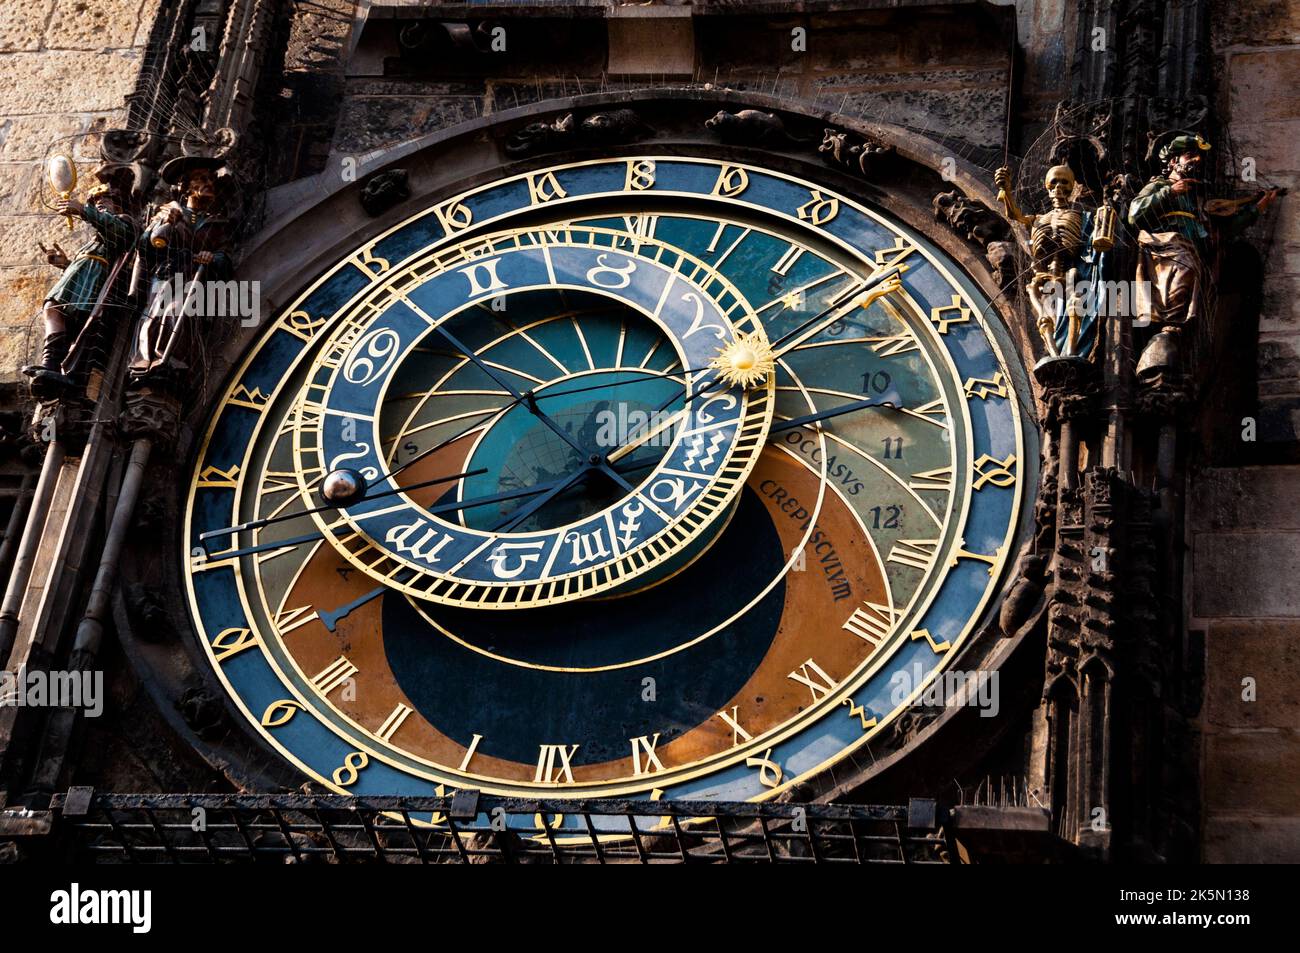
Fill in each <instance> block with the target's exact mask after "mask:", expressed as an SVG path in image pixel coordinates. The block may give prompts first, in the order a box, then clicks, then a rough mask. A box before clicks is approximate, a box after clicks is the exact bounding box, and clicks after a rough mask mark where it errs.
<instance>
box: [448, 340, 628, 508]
mask: <svg viewBox="0 0 1300 953" xmlns="http://www.w3.org/2000/svg"><path fill="white" fill-rule="evenodd" d="M435 330H436V331H437V332H438V333H439V334H441V335H442V336H443V337H444V338H446V339H447V341H448V342H450V344H451V346H452V347H454V348H455V349H456V350H457V351H459V352H460V353H461V354H462V355H463V356H464V357H466V358H467V359H468V360H470V361H472V362H473V363H474V365H475V366H476V367H477V368H478V369H479V370H481V371H482V372H483V373H484V374H486V375H487V376H488V377H490V378H492V379H493V380H494V381H496V382H497V383H498V384H499V385H500V386H502V387H504V388H505V389H506V390H507V391H508V392H509V393H510V396H511V397H513V398H515V401H516V403H519V402H523V403H525V404H527V405H528V409H529V411H530V412H531V413H532V415H533V416H534V417H536V418H537V419H538V420H540V421H541V422H542V423H543V424H545V425H546V426H547V427H548V428H550V430H551V431H552V432H553V433H555V435H556V436H558V437H559V438H560V439H561V440H563V441H564V442H565V443H567V444H568V445H569V446H570V447H572V448H573V449H574V450H576V451H578V453H580V454H581V455H582V456H584V457H588V458H589V459H590V460H591V464H590V467H589V469H596V470H600V471H601V472H602V473H604V474H605V475H606V476H608V477H609V478H610V479H611V480H613V481H614V482H615V483H617V484H618V485H619V486H621V487H622V488H623V489H624V490H626V491H627V492H629V493H631V492H632V484H630V483H628V482H627V480H625V479H623V477H621V476H620V475H619V473H618V471H617V470H615V469H614V468H613V467H611V466H610V465H609V464H608V463H606V462H605V458H604V457H603V456H601V455H600V454H595V453H592V452H591V450H589V449H588V448H587V447H584V446H583V445H582V444H580V443H579V442H578V441H577V440H576V439H574V437H573V436H572V435H571V434H570V433H569V432H568V431H567V430H565V429H564V428H563V427H561V426H560V425H559V424H557V423H556V422H555V421H554V420H552V419H551V417H550V416H549V415H548V414H547V413H545V412H544V411H543V410H542V409H541V408H540V407H538V406H537V401H536V399H534V398H532V397H531V395H532V391H529V392H528V394H523V393H521V392H519V391H518V390H516V389H515V388H514V386H513V385H511V383H510V382H509V381H508V380H506V379H505V378H504V377H502V376H501V375H499V374H497V373H496V371H494V370H493V369H492V368H490V367H488V365H487V362H486V361H484V360H483V359H482V358H481V357H479V356H478V355H477V354H475V353H474V352H473V351H472V350H470V349H469V348H468V347H466V346H465V345H464V344H462V343H461V341H460V340H459V339H458V338H457V337H456V336H455V335H454V334H452V333H451V332H450V331H448V330H447V329H446V328H445V327H444V326H443V325H442V324H439V325H437V326H436V328H435Z"/></svg>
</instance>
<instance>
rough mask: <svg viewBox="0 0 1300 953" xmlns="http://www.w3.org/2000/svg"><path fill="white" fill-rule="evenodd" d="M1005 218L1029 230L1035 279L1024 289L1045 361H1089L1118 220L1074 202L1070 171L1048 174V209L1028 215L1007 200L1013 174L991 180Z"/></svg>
mask: <svg viewBox="0 0 1300 953" xmlns="http://www.w3.org/2000/svg"><path fill="white" fill-rule="evenodd" d="M993 182H994V185H996V186H997V189H998V200H999V201H1000V202H1001V203H1002V205H1003V208H1004V209H1005V210H1006V214H1007V217H1008V218H1010V219H1012V220H1013V221H1016V222H1019V223H1020V224H1022V225H1026V226H1028V227H1029V243H1030V252H1031V255H1032V259H1033V269H1034V273H1033V275H1032V277H1031V278H1030V279H1029V282H1028V284H1027V285H1026V286H1025V292H1026V294H1027V295H1028V297H1029V305H1030V307H1031V308H1032V309H1033V312H1034V317H1035V319H1036V320H1035V323H1036V327H1037V330H1038V333H1039V335H1040V336H1041V337H1042V340H1043V345H1044V347H1045V349H1046V351H1047V358H1046V360H1048V361H1054V360H1060V359H1073V360H1076V361H1082V360H1086V359H1087V358H1089V357H1090V356H1091V355H1092V354H1093V352H1094V348H1095V345H1096V342H1097V318H1098V316H1099V315H1100V314H1101V312H1102V307H1103V303H1104V300H1105V288H1104V287H1103V285H1102V279H1103V277H1104V272H1105V270H1106V266H1107V261H1106V253H1107V252H1109V251H1110V250H1111V249H1112V248H1113V247H1114V245H1115V232H1116V229H1115V223H1116V214H1115V212H1114V210H1113V209H1112V208H1111V207H1110V206H1109V205H1102V206H1101V207H1100V208H1097V209H1088V208H1084V207H1082V206H1080V205H1079V204H1077V203H1075V202H1074V201H1073V199H1074V193H1075V190H1076V187H1077V182H1076V180H1075V176H1074V172H1073V171H1072V170H1071V169H1070V167H1069V166H1068V165H1054V166H1052V167H1051V168H1050V169H1048V170H1047V175H1046V176H1045V177H1044V180H1043V187H1044V188H1045V189H1046V191H1047V197H1048V200H1049V203H1050V208H1049V209H1048V210H1047V211H1045V212H1043V213H1041V214H1038V215H1026V214H1025V213H1023V212H1022V211H1021V210H1020V207H1019V205H1017V203H1016V200H1015V198H1014V197H1013V196H1012V194H1011V190H1012V182H1011V170H1010V169H1008V168H1007V167H1005V166H1003V167H1002V168H1000V169H998V170H997V171H996V172H995V173H994V175H993Z"/></svg>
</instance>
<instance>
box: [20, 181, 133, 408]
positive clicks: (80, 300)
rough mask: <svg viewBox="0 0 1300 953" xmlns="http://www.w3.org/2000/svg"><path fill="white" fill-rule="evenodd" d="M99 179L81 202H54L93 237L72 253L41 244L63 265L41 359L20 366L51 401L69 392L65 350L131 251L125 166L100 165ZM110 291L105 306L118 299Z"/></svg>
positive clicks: (51, 297) (48, 301)
mask: <svg viewBox="0 0 1300 953" xmlns="http://www.w3.org/2000/svg"><path fill="white" fill-rule="evenodd" d="M95 176H96V178H98V179H99V180H100V184H99V185H97V186H95V187H94V188H93V189H91V190H90V192H89V193H88V194H87V195H86V199H85V201H84V202H79V201H78V200H76V199H74V198H71V197H69V198H65V199H62V200H61V201H59V202H57V203H56V204H55V213H56V214H58V215H62V216H67V217H68V219H69V223H71V219H72V217H73V216H76V217H79V218H81V219H82V220H84V221H85V222H87V223H89V224H90V226H91V227H92V228H93V229H94V232H95V233H94V236H93V237H92V238H91V239H90V240H89V241H88V242H86V243H85V244H84V245H82V246H81V248H79V249H78V250H77V252H76V254H75V255H73V256H72V258H68V256H67V253H66V252H64V250H63V249H62V248H60V247H59V245H58V244H57V243H55V245H54V247H53V248H49V249H47V248H46V247H45V246H44V245H41V251H43V252H44V253H45V257H46V260H47V261H48V262H49V263H50V264H51V265H54V266H56V267H60V268H62V269H63V275H62V277H60V278H59V280H58V282H56V283H55V285H54V287H52V288H51V289H50V291H49V294H48V295H46V298H45V315H44V316H45V343H44V346H43V348H42V355H41V362H40V363H39V364H31V365H28V366H27V367H24V368H23V373H24V374H25V375H27V376H28V377H30V378H31V388H32V394H33V395H34V396H35V397H37V398H38V399H40V400H51V399H54V398H58V397H61V396H63V395H64V394H66V393H67V391H68V390H69V388H71V387H72V384H73V382H72V379H71V378H70V377H69V376H68V375H67V374H66V373H65V372H64V365H65V363H66V362H67V359H68V350H69V347H70V346H71V345H72V343H73V341H74V339H76V338H77V337H78V336H79V335H80V333H81V331H82V329H83V328H84V327H85V325H86V322H87V319H88V318H89V317H90V315H91V313H92V311H94V309H95V306H96V304H97V303H98V302H99V301H100V298H101V292H102V291H104V290H105V289H104V285H105V282H106V281H107V280H108V278H109V276H110V274H111V273H112V271H113V266H114V264H115V263H116V261H117V259H119V258H121V257H122V255H123V254H125V253H126V252H127V251H129V250H130V248H131V245H132V243H133V242H134V240H135V236H136V226H135V223H134V222H133V221H132V220H131V217H130V215H129V214H128V207H129V203H130V195H131V184H132V180H133V175H132V173H131V171H130V170H129V169H124V168H121V167H118V168H112V167H104V168H101V169H99V170H98V171H97V172H96V173H95ZM121 297H122V296H121V295H114V297H113V300H112V301H111V302H110V301H108V300H107V298H106V299H105V302H104V306H105V307H107V306H114V307H116V306H117V305H120V304H121V301H120V300H119V299H120V298H121Z"/></svg>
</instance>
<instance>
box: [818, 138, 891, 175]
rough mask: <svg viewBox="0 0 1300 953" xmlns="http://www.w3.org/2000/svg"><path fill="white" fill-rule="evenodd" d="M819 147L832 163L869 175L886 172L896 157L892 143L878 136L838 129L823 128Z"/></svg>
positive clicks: (824, 157)
mask: <svg viewBox="0 0 1300 953" xmlns="http://www.w3.org/2000/svg"><path fill="white" fill-rule="evenodd" d="M817 151H818V152H819V153H821V156H822V158H823V159H824V160H825V161H826V162H828V163H830V164H831V165H838V166H842V167H844V168H846V169H848V170H849V171H850V172H855V173H857V174H858V175H861V176H863V177H865V178H868V179H874V178H877V177H878V176H880V175H881V174H882V173H884V172H885V171H886V170H887V166H888V164H889V162H890V160H892V159H893V158H894V157H895V152H894V147H893V146H891V145H886V144H885V143H883V142H881V141H880V140H879V139H872V138H870V137H868V136H854V135H851V134H849V133H847V132H844V131H842V130H839V129H827V130H826V131H825V132H823V133H822V142H821V145H819V146H818V147H817Z"/></svg>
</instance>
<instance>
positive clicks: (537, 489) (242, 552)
mask: <svg viewBox="0 0 1300 953" xmlns="http://www.w3.org/2000/svg"><path fill="white" fill-rule="evenodd" d="M656 462H657V461H655V460H643V461H641V462H640V463H636V464H633V465H632V466H630V467H627V468H626V469H624V470H623V471H621V472H623V473H635V472H636V471H637V470H645V469H647V468H648V467H652V466H654V465H655V463H656ZM483 472H484V471H483V470H474V471H471V473H470V474H460V475H461V476H469V475H474V474H479V473H483ZM583 472H584V470H579V471H578V473H579V475H581V474H582V473H583ZM453 479H454V478H453ZM438 482H441V481H438ZM573 482H574V480H573V477H572V475H570V476H567V477H560V478H559V479H556V480H548V481H547V482H546V483H538V484H536V485H534V486H526V487H521V488H520V489H518V490H506V491H504V492H501V493H492V494H490V495H488V496H474V497H470V498H469V499H468V500H451V501H449V502H447V503H439V504H438V505H437V506H431V507H429V512H430V513H434V514H439V513H454V512H457V511H459V510H468V509H473V508H474V507H476V506H487V505H489V504H491V503H501V502H503V501H505V500H517V499H520V498H522V497H526V496H536V495H537V494H538V493H547V492H549V491H551V490H554V489H555V488H556V487H557V486H560V487H561V488H564V487H568V486H570V485H571V484H572V483H573ZM425 485H427V484H423V483H420V484H416V485H415V486H408V487H401V490H402V491H404V490H411V489H416V488H418V487H420V486H425ZM396 492H399V491H398V490H388V491H386V494H385V495H392V494H393V493H396ZM376 495H378V494H376ZM322 509H334V507H322ZM294 515H295V516H300V515H302V514H300V513H295V514H294ZM514 515H515V514H513V513H512V514H510V516H509V517H507V518H508V519H513V518H514ZM245 525H246V526H248V527H251V528H254V529H255V528H256V526H254V525H253V524H252V523H249V524H245ZM237 528H238V527H229V528H228V529H230V530H234V529H237ZM208 535H215V536H228V535H230V534H229V532H227V531H226V530H213V531H212V532H211V533H209V534H204V536H208ZM204 536H201V537H199V538H200V539H202V538H204ZM324 536H325V534H324V533H322V532H320V531H319V530H316V531H314V532H311V533H307V534H305V535H303V536H293V537H290V538H289V539H282V540H279V541H278V542H268V543H258V544H256V545H254V546H246V547H244V548H243V549H232V550H229V551H227V552H223V553H212V554H211V555H212V556H213V557H215V558H217V559H221V560H226V559H235V558H237V557H239V556H248V555H250V554H252V553H261V552H266V551H267V550H271V549H282V548H284V547H286V546H299V545H301V544H302V543H310V542H314V541H316V540H318V539H323V538H324Z"/></svg>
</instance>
